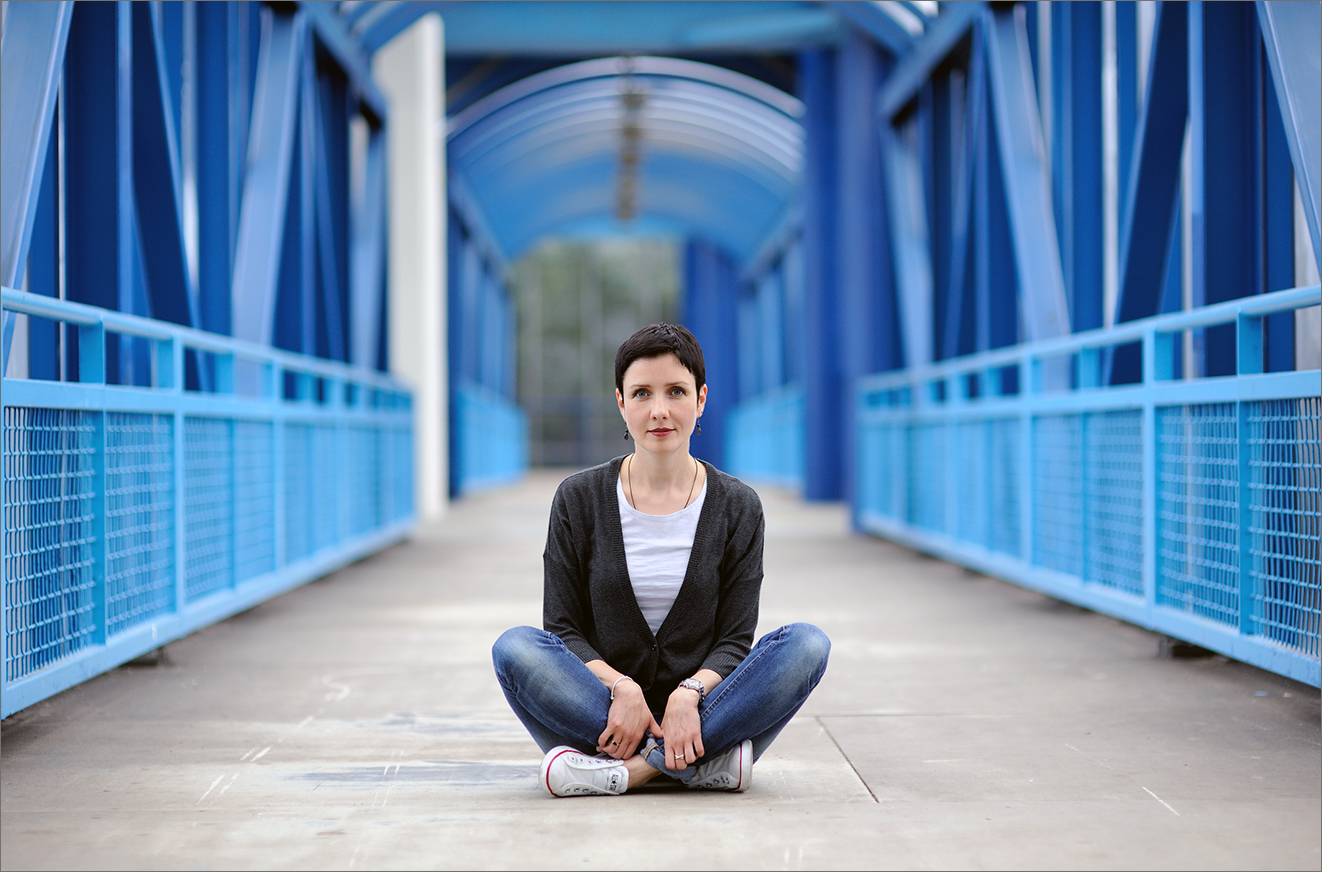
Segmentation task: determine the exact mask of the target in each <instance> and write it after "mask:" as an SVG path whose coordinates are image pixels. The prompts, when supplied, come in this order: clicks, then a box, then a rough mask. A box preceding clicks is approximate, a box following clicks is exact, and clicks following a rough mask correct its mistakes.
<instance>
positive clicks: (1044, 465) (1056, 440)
mask: <svg viewBox="0 0 1322 872" xmlns="http://www.w3.org/2000/svg"><path fill="white" fill-rule="evenodd" d="M1080 417H1081V416H1079V415H1049V416H1044V417H1041V418H1034V419H1033V562H1034V563H1037V564H1038V565H1040V566H1045V567H1048V568H1050V569H1055V570H1059V571H1060V572H1065V573H1068V574H1070V575H1074V576H1082V575H1083V493H1082V487H1081V485H1082V481H1083V469H1082V466H1083V463H1082V459H1083V428H1082V423H1081V420H1080Z"/></svg>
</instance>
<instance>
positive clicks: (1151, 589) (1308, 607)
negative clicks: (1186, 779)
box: [857, 287, 1322, 686]
mask: <svg viewBox="0 0 1322 872" xmlns="http://www.w3.org/2000/svg"><path fill="white" fill-rule="evenodd" d="M1319 299H1320V295H1319V289H1318V288H1317V287H1312V288H1300V289H1295V290H1290V291H1280V292H1277V293H1272V294H1264V295H1262V296H1258V297H1250V298H1246V299H1242V300H1236V301H1233V302H1230V303H1223V304H1219V305H1214V306H1208V307H1206V308H1203V309H1197V310H1193V311H1189V312H1181V313H1176V314H1170V315H1161V316H1157V317H1154V318H1148V319H1145V320H1142V321H1133V322H1129V323H1125V324H1121V325H1118V326H1116V327H1113V328H1110V329H1107V330H1096V331H1092V332H1089V333H1080V334H1076V335H1073V336H1069V337H1064V338H1061V339H1054V340H1050V341H1046V342H1039V343H1034V344H1031V345H1020V346H1014V347H1011V348H1005V349H1001V350H998V351H992V352H986V353H982V354H978V355H972V356H969V357H964V358H958V359H955V360H950V361H946V362H943V363H941V364H938V365H935V366H929V367H925V368H922V369H915V370H908V371H903V372H896V373H887V374H883V375H877V376H870V377H868V378H866V379H862V380H861V381H860V382H859V385H858V394H857V425H858V440H859V462H858V480H857V493H858V507H857V509H858V518H859V524H860V525H861V526H862V527H863V529H865V530H868V531H870V532H873V533H876V534H878V535H881V536H885V537H887V538H890V539H894V540H896V541H899V542H902V543H904V544H906V545H909V546H911V547H914V548H917V549H919V550H922V551H926V552H929V553H932V554H936V555H939V556H941V557H943V558H945V559H948V560H951V561H954V562H956V563H961V564H964V565H966V566H969V567H972V568H974V569H977V570H979V571H982V572H986V573H987V574H989V575H995V576H998V577H1000V578H1004V579H1006V580H1008V581H1012V582H1015V583H1017V584H1020V585H1023V586H1025V587H1029V588H1033V589H1035V590H1039V591H1042V592H1044V593H1047V594H1050V595H1052V596H1055V597H1059V598H1060V599H1064V600H1069V601H1071V602H1074V603H1077V604H1079V605H1083V606H1086V607H1088V608H1092V609H1096V610H1097V611H1101V612H1105V613H1107V614H1110V615H1114V616H1116V617H1119V618H1122V619H1124V620H1127V621H1131V622H1133V623H1135V624H1139V625H1141V626H1144V627H1148V628H1150V629H1153V630H1158V631H1160V632H1163V633H1167V634H1169V635H1171V636H1174V637H1177V638H1180V639H1185V640H1187V641H1190V642H1193V643H1196V644H1198V645H1201V646H1203V647H1206V648H1209V649H1212V650H1215V651H1219V652H1221V653H1224V654H1226V655H1228V656H1230V657H1234V658H1236V659H1238V660H1243V661H1245V662H1248V663H1252V664H1254V665H1256V666H1260V667H1262V668H1264V669H1269V670H1272V671H1274V672H1278V673H1280V674H1282V675H1287V676H1289V677H1291V678H1294V679H1296V680H1299V681H1303V682H1307V683H1309V684H1312V685H1314V686H1317V685H1318V684H1319V681H1320V675H1319V660H1318V614H1319V602H1318V593H1319V581H1318V534H1319V530H1318V520H1319V516H1318V512H1319V492H1320V486H1322V481H1320V479H1322V460H1320V459H1319V442H1318V440H1319V393H1322V372H1319V371H1318V370H1310V371H1305V372H1274V373H1264V372H1263V371H1262V369H1263V366H1262V331H1263V319H1264V317H1265V316H1267V315H1270V314H1272V313H1275V312H1286V311H1291V310H1294V309H1298V308H1302V307H1306V306H1314V305H1317V304H1318V302H1319ZM1225 323H1230V324H1234V325H1235V330H1236V335H1237V339H1238V342H1237V358H1238V374H1237V375H1235V376H1229V377H1222V378H1202V379H1181V378H1178V376H1177V374H1176V373H1175V371H1174V370H1175V361H1176V359H1177V357H1176V350H1177V348H1179V345H1180V342H1179V340H1180V338H1181V336H1182V333H1183V331H1187V330H1199V329H1203V328H1207V327H1210V326H1213V325H1217V324H1225ZM1133 342H1139V343H1141V347H1142V355H1143V380H1142V382H1141V383H1139V384H1133V385H1123V386H1114V387H1099V386H1098V385H1099V384H1100V382H1101V378H1100V373H1101V371H1102V366H1101V364H1102V361H1103V360H1104V358H1105V355H1106V354H1107V353H1108V349H1111V348H1114V347H1116V346H1119V345H1123V344H1126V343H1133ZM1020 386H1022V389H1020Z"/></svg>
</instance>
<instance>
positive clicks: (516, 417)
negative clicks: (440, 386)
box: [450, 381, 528, 496]
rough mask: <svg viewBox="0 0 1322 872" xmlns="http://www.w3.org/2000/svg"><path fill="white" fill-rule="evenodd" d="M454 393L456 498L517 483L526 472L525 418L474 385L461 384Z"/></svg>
mask: <svg viewBox="0 0 1322 872" xmlns="http://www.w3.org/2000/svg"><path fill="white" fill-rule="evenodd" d="M453 390H454V402H453V406H452V411H453V415H454V420H453V422H452V425H451V428H450V433H451V438H452V439H453V440H454V446H453V451H452V454H451V456H452V458H453V463H454V473H453V475H454V480H455V487H454V492H455V494H456V495H457V496H461V495H463V494H469V493H474V492H476V491H480V490H484V489H486V488H489V487H497V486H499V485H502V484H509V483H511V482H514V481H518V480H519V479H520V478H522V477H523V475H524V474H525V473H526V472H527V471H528V416H527V415H526V414H525V413H524V411H523V410H522V409H520V408H519V407H518V406H516V405H514V404H513V403H511V402H510V401H509V400H507V399H505V398H504V397H503V396H501V395H500V394H498V393H496V392H495V391H493V390H491V389H489V388H485V387H483V386H482V385H479V384H476V383H474V382H468V381H464V382H460V383H459V384H456V385H455V386H454V388H453Z"/></svg>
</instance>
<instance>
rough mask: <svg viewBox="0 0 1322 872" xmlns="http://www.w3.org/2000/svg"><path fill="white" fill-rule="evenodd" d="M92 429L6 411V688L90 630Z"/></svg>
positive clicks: (69, 416)
mask: <svg viewBox="0 0 1322 872" xmlns="http://www.w3.org/2000/svg"><path fill="white" fill-rule="evenodd" d="M97 429H98V428H97V413H95V412H75V411H66V410H64V409H29V408H23V407H19V406H9V407H7V408H6V409H5V417H4V473H5V508H4V536H5V605H4V608H5V680H6V681H14V680H16V679H19V678H23V677H25V676H28V675H31V674H32V673H34V672H36V671H37V670H39V669H41V668H42V667H44V666H47V665H49V664H51V663H54V662H55V661H56V660H59V659H60V658H62V657H65V656H67V655H69V654H72V653H74V652H75V651H78V650H79V649H81V648H84V647H86V646H87V645H88V644H89V643H90V642H91V641H92V638H93V636H94V634H95V633H96V630H97V627H96V625H95V623H94V620H95V617H96V614H95V604H94V601H93V594H94V588H95V586H96V579H95V572H94V569H95V567H94V558H93V548H94V547H95V546H96V544H97V543H96V539H95V528H94V524H95V520H96V512H97V511H98V508H99V507H98V500H97V497H98V496H99V494H97V493H96V491H95V488H96V484H95V482H96V453H97V445H96V442H97V435H98V434H97Z"/></svg>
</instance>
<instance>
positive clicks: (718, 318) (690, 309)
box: [682, 240, 739, 468]
mask: <svg viewBox="0 0 1322 872" xmlns="http://www.w3.org/2000/svg"><path fill="white" fill-rule="evenodd" d="M738 292H739V289H738V284H737V274H736V272H735V268H734V264H732V263H731V262H730V259H729V258H728V257H727V256H726V255H725V254H724V253H723V252H721V251H720V250H719V249H717V248H716V247H715V246H713V245H711V244H710V243H708V242H705V241H702V240H690V241H689V242H688V243H686V244H685V246H684V290H683V294H684V305H683V308H682V313H683V322H684V325H685V326H686V327H688V329H689V330H690V331H692V333H693V335H694V336H695V337H696V338H697V340H698V343H699V344H700V345H701V346H702V355H703V360H704V362H705V363H706V365H707V406H706V409H705V411H704V412H703V415H702V421H701V423H702V434H701V435H699V436H694V437H693V453H694V455H695V456H697V457H700V458H702V459H703V460H706V461H707V462H709V463H711V464H713V465H715V466H716V467H718V468H724V466H725V419H726V415H727V414H728V413H729V411H730V409H732V408H734V406H735V405H736V404H737V403H738V396H737V392H738V390H739V384H738V372H737V368H738V360H737V359H736V353H737V345H738V342H737V339H738V337H737V327H736V323H737V322H736V313H735V307H736V301H737V295H738Z"/></svg>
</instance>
